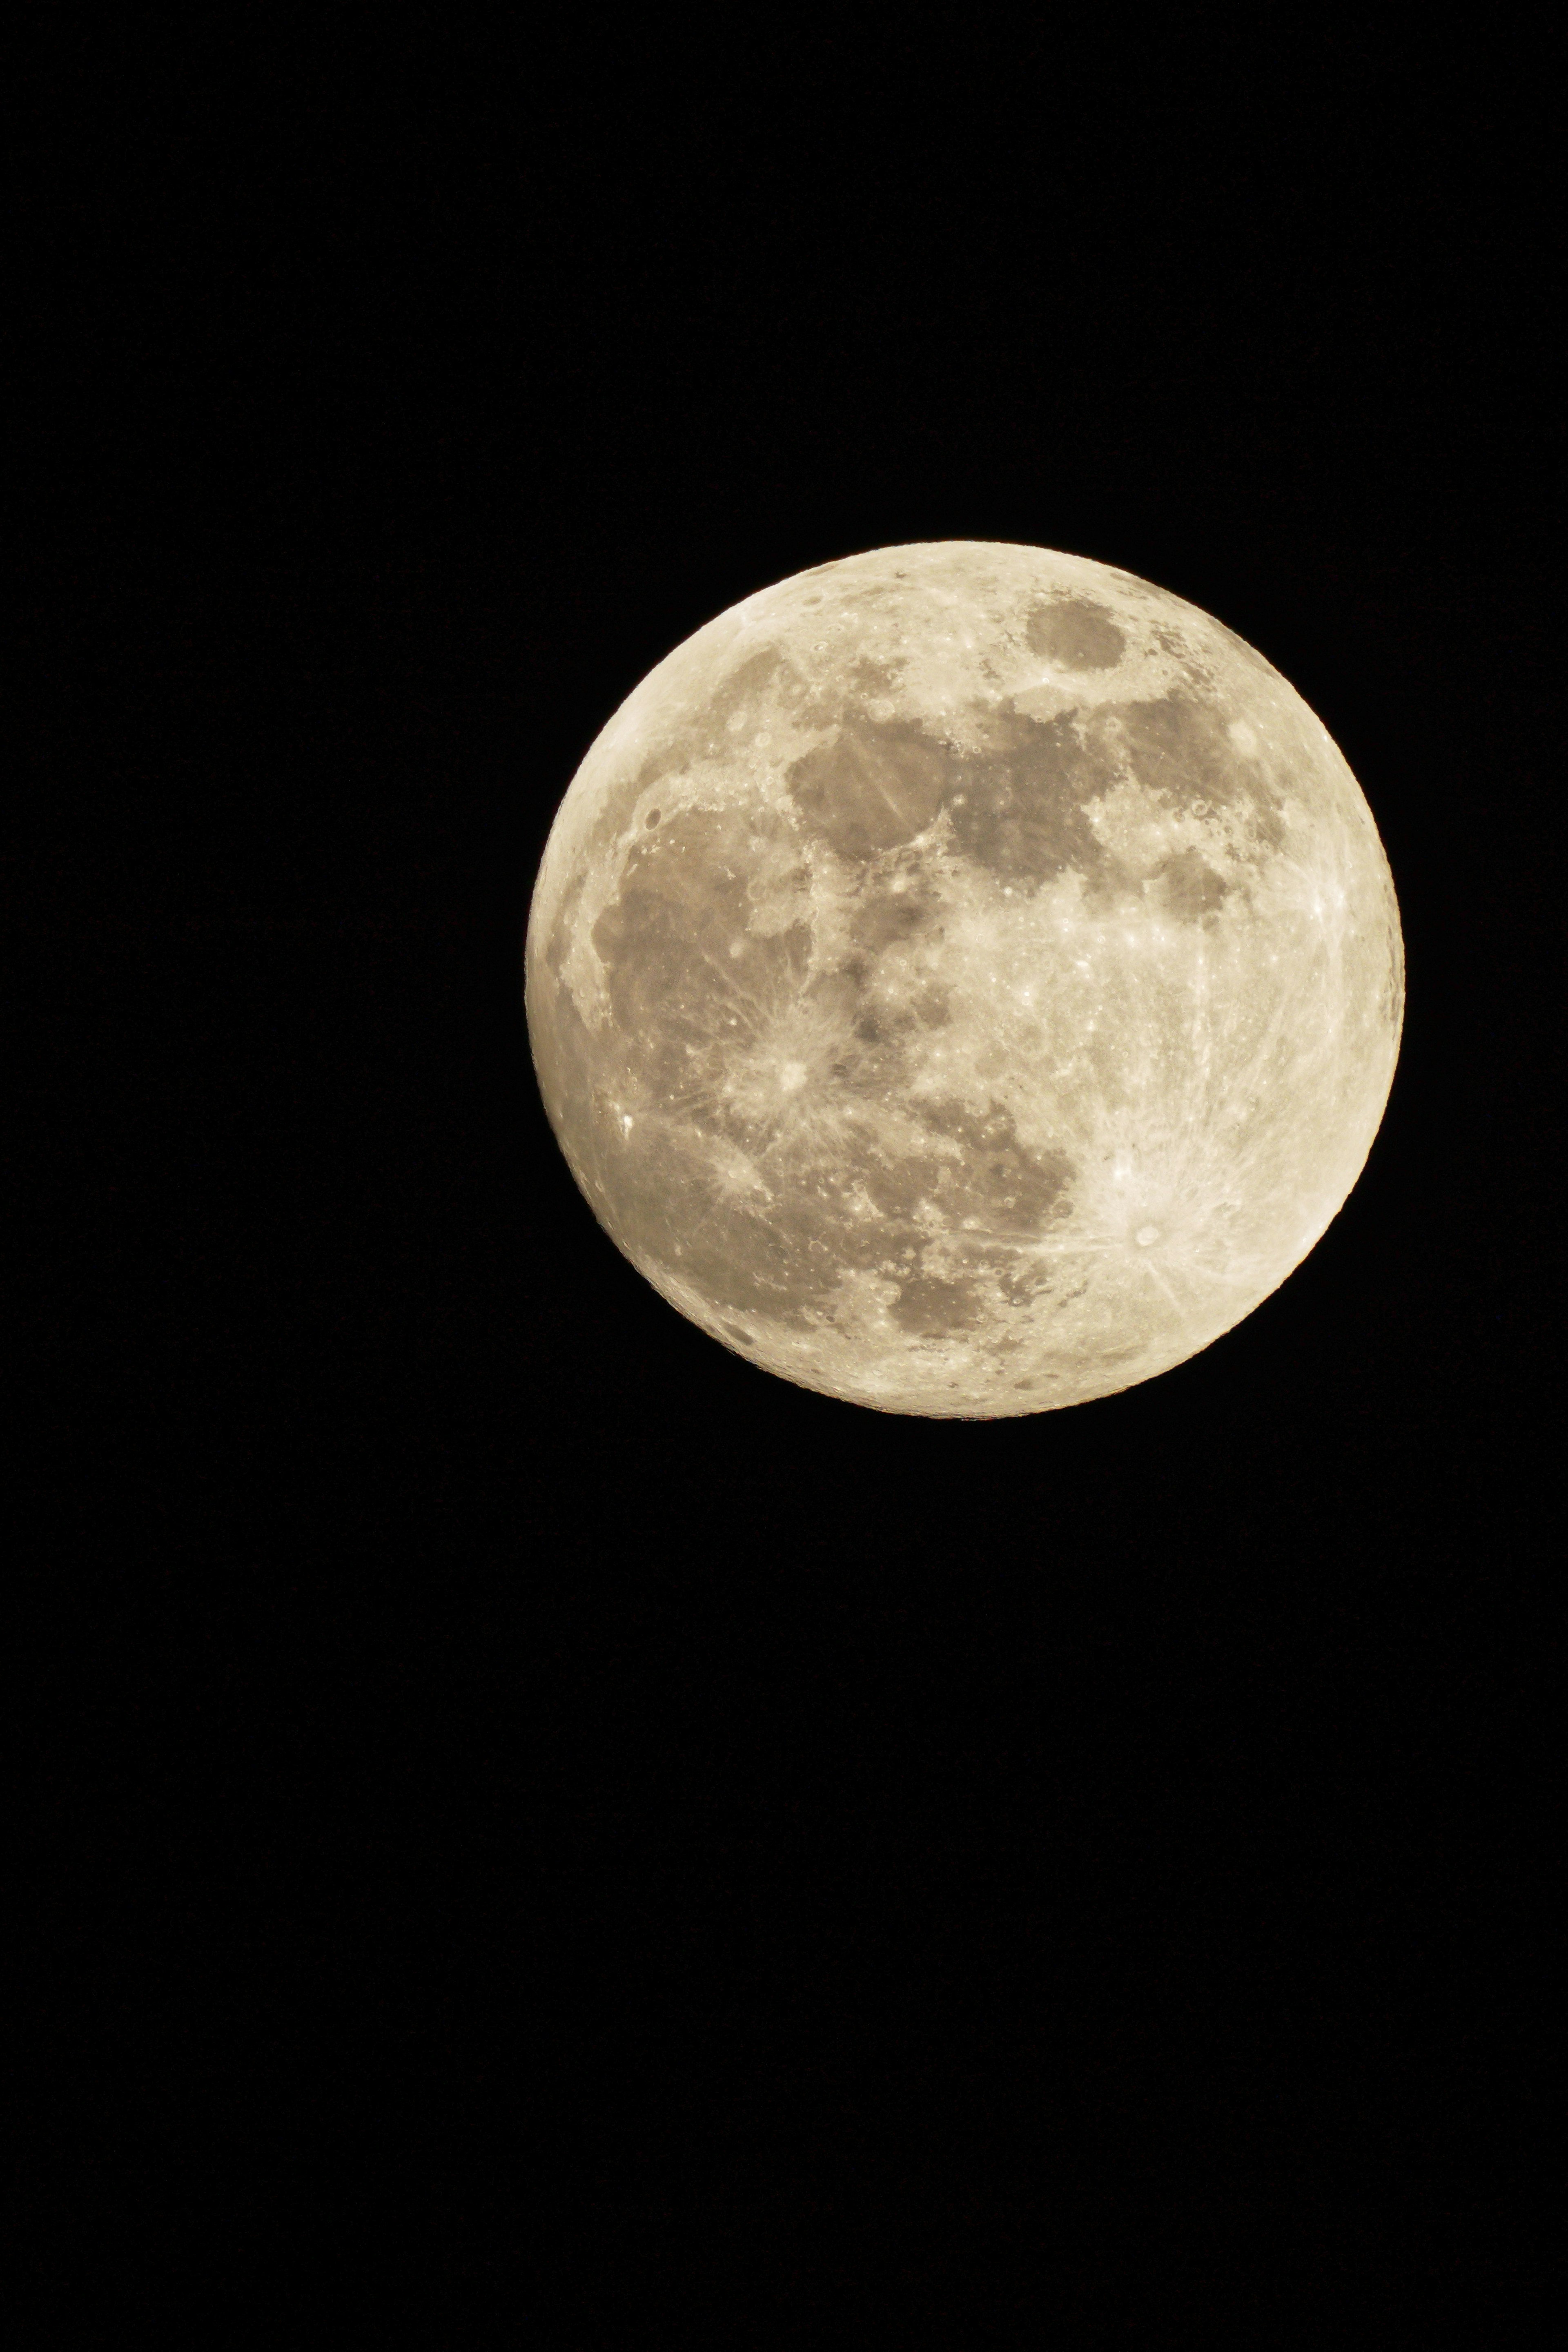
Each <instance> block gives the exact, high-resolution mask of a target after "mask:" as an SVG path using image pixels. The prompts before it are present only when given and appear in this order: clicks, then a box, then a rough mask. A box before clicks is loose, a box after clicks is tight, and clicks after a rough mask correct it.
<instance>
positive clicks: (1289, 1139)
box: [527, 541, 1404, 1418]
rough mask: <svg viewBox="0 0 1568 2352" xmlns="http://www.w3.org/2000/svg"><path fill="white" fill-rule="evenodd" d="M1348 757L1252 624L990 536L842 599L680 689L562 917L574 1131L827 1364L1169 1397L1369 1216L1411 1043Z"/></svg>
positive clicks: (542, 1050)
mask: <svg viewBox="0 0 1568 2352" xmlns="http://www.w3.org/2000/svg"><path fill="white" fill-rule="evenodd" d="M1403 992H1404V982H1403V954H1402V949H1401V941H1400V932H1399V919H1398V911H1397V908H1396V901H1395V895H1394V887H1393V882H1392V879H1391V877H1390V874H1389V870H1388V866H1387V862H1386V860H1385V856H1384V854H1383V849H1382V845H1381V843H1380V842H1379V840H1378V836H1377V831H1376V828H1375V824H1374V823H1373V819H1372V815H1371V813H1370V811H1369V810H1368V808H1367V805H1366V803H1365V801H1364V798H1363V796H1362V793H1361V791H1360V789H1359V787H1358V785H1357V783H1356V782H1355V779H1354V776H1353V775H1352V773H1351V772H1350V769H1349V767H1348V766H1347V765H1346V763H1345V761H1344V760H1343V757H1342V755H1341V754H1340V752H1339V751H1338V750H1337V749H1336V747H1335V745H1334V744H1333V741H1332V740H1331V739H1330V737H1329V735H1328V733H1327V731H1326V730H1325V729H1324V728H1323V726H1322V723H1321V722H1320V721H1319V720H1318V719H1316V718H1315V717H1314V716H1313V714H1312V711H1311V710H1310V709H1308V708H1307V706H1306V704H1305V703H1304V702H1303V701H1302V700H1301V697H1300V696H1299V695H1298V694H1297V693H1296V692H1295V690H1294V689H1293V688H1291V686H1290V685H1289V684H1288V683H1287V682H1286V680H1285V679H1284V678H1283V677H1281V676H1280V675H1279V673H1278V672H1277V671H1276V670H1274V669H1273V668H1272V667H1270V664H1269V663H1268V662H1267V661H1265V660H1264V659H1263V657H1262V656H1261V655H1260V654H1258V653H1256V652H1254V651H1253V649H1252V648H1251V647H1250V646H1248V645H1246V644H1244V643H1243V642H1242V640H1241V639H1240V638H1239V637H1237V636H1235V635H1232V634H1231V632H1230V631H1229V630H1228V629H1226V628H1225V627H1223V626H1222V625H1221V624H1220V623H1218V621H1216V620H1214V619H1212V618H1210V616H1209V615H1208V614H1206V613H1203V612H1200V611H1199V610H1197V608H1196V607H1195V606H1193V605H1191V604H1186V603H1185V602H1184V601H1183V600H1182V599H1181V598H1179V597H1177V596H1175V595H1172V594H1170V593H1167V592H1166V591H1165V590H1163V589H1160V588H1157V587H1155V586H1152V585H1151V584H1150V583H1148V582H1146V581H1144V580H1140V579H1137V578H1135V577H1134V576H1133V575H1132V574H1131V573H1128V572H1118V571H1114V570H1113V569H1111V568H1109V567H1108V566H1106V565H1103V564H1100V563H1096V562H1090V561H1089V560H1087V559H1085V558H1083V557H1078V556H1070V555H1064V554H1058V553H1054V552H1052V551H1049V550H1045V549H1040V548H1033V547H1022V546H1011V545H998V544H992V543H988V542H978V541H944V542H939V543H936V544H933V545H917V546H908V547H893V548H884V549H880V550H877V551H873V552H872V553H870V554H864V555H855V556H850V557H848V558H845V559H844V560H842V561H841V562H832V563H826V564H821V565H820V566H818V567H817V568H816V569H815V570H814V571H810V572H801V573H799V574H798V575H796V576H795V577H794V578H791V579H788V580H784V581H781V582H779V583H778V584H777V585H776V586H773V587H770V588H767V589H764V590H763V591H762V592H761V593H758V594H757V595H754V596H750V597H748V598H747V599H746V600H745V602H744V603H742V604H737V605H735V606H734V607H733V608H732V609H731V610H729V611H728V612H726V613H723V614H720V615H719V616H718V617H717V619H716V620H714V621H712V622H710V623H709V624H708V625H707V626H706V627H705V628H702V629H699V630H698V631H697V632H696V634H695V635H694V636H692V637H690V638H688V639H687V640H686V642H685V644H684V645H681V646H677V647H676V648H675V650H674V652H673V653H672V654H670V655H669V656H667V658H666V659H664V661H662V662H660V663H659V665H658V666H657V667H656V668H654V669H653V670H652V671H651V672H650V673H649V675H648V676H647V677H645V678H644V679H643V682H642V684H641V685H640V686H638V687H637V688H635V690H634V691H633V692H632V694H631V695H630V696H629V697H628V698H627V699H626V701H625V702H624V703H623V704H622V707H621V709H619V710H618V711H616V713H615V714H614V716H613V717H612V719H611V720H610V722H609V724H608V725H607V726H606V727H605V728H604V730H603V731H602V733H601V735H600V736H599V738H598V740H596V741H595V742H594V744H593V745H592V746H591V750H590V751H589V752H588V755H587V757H586V758H585V759H584V761H583V762H582V765H581V767H580V769H579V771H578V773H577V775H576V776H575V778H574V779H573V781H572V783H571V786H570V790H569V791H568V793H567V794H566V797H565V800H564V801H563V803H562V804H561V807H560V809H559V814H558V815H557V818H556V822H555V825H554V827H553V829H552V831H551V834H550V836H549V843H548V845H547V846H546V850H545V854H544V858H543V861H542V864H541V866H540V869H539V874H538V882H537V885H536V888H535V892H534V898H533V904H532V908H531V910H530V916H529V923H528V949H527V1005H528V1026H529V1034H530V1038H531V1041H532V1046H533V1053H534V1059H535V1065H536V1068H537V1070H538V1079H539V1085H540V1088H541V1091H542V1094H543V1097H544V1101H545V1106H546V1108H547V1110H548V1113H549V1118H550V1121H551V1124H552V1126H553V1128H554V1130H555V1134H556V1136H557V1138H558V1139H559V1143H560V1147H561V1149H562V1150H563V1152H564V1153H565V1155H566V1158H567V1160H568V1162H569V1164H570V1168H571V1170H572V1172H573V1174H574V1176H575V1177H576V1179H577V1181H578V1183H579V1185H580V1188H581V1190H582V1192H584V1194H585V1195H586V1197H587V1199H588V1201H589V1202H590V1203H591V1207H592V1209H593V1211H594V1213H595V1214H596V1215H597V1216H598V1218H599V1219H600V1221H601V1223H602V1224H603V1225H604V1227H605V1228H606V1230H607V1231H608V1232H609V1234H611V1236H612V1239H613V1240H614V1241H615V1242H616V1244H618V1245H619V1247H620V1248H621V1249H622V1251H623V1252H624V1253H625V1255H626V1256H627V1257H628V1258H630V1259H631V1261H632V1264H633V1265H635V1266H637V1267H638V1268H639V1269H640V1271H641V1272H642V1273H643V1275H644V1276H646V1277H647V1279H648V1280H649V1281H650V1282H651V1283H652V1284H653V1286H654V1287H655V1288H656V1289H657V1290H659V1291H660V1292H661V1293H662V1294H663V1296H664V1297H665V1298H667V1299H668V1300H669V1301H670V1302H671V1304H672V1305H673V1306H674V1307H677V1308H678V1309H679V1310H680V1311H681V1313H683V1314H684V1315H686V1316H688V1317H689V1318H691V1319H692V1320H693V1321H694V1322H695V1323H697V1324H698V1325H700V1326H701V1327H702V1328H703V1329H704V1330H706V1331H707V1332H709V1333H710V1334H711V1335H712V1336H714V1337H715V1338H716V1339H719V1340H721V1341H722V1343H723V1344H724V1345H725V1346H727V1347H729V1348H732V1349H736V1350H737V1351H738V1352H739V1353H741V1354H744V1355H746V1356H747V1357H749V1358H750V1359H751V1360H753V1361H754V1362H756V1363H758V1364H760V1365H763V1366H765V1367H766V1368H767V1369H768V1370H770V1371H773V1372H776V1373H779V1374H780V1375H781V1376H782V1377H783V1378H785V1379H787V1380H790V1381H797V1382H799V1383H800V1384H801V1385H803V1386H804V1387H807V1388H810V1389H816V1390H819V1391H824V1392H825V1393H827V1394H828V1395H831V1396H835V1397H841V1398H845V1399H848V1400H850V1401H852V1402H855V1403H858V1404H863V1405H869V1406H873V1407H877V1408H880V1409H881V1410H883V1411H885V1412H908V1413H922V1414H928V1415H932V1416H936V1417H942V1418H951V1417H965V1416H969V1417H976V1416H980V1417H992V1416H997V1415H1004V1414H1015V1413H1025V1412H1041V1411H1046V1410H1049V1409H1051V1408H1053V1407H1057V1406H1062V1405H1069V1404H1075V1403H1079V1402H1083V1401H1085V1400H1087V1399H1090V1398H1093V1397H1099V1396H1104V1395H1107V1394H1110V1393H1112V1392H1113V1391H1118V1390H1122V1389H1126V1388H1129V1387H1131V1386H1133V1385H1134V1383H1136V1382H1138V1381H1145V1380H1148V1379H1151V1378H1152V1377H1153V1376H1154V1375H1155V1374H1156V1373H1159V1372H1162V1371H1165V1370H1167V1369H1168V1368H1169V1367H1171V1366H1172V1365H1175V1364H1177V1363H1180V1362H1182V1361H1183V1360H1185V1359H1186V1358H1187V1357H1190V1356H1192V1355H1194V1354H1196V1353H1197V1350H1198V1349H1202V1348H1205V1347H1207V1346H1208V1345H1209V1343H1210V1342H1211V1341H1213V1340H1214V1339H1218V1337H1219V1336H1220V1334H1221V1333H1222V1332H1224V1331H1227V1330H1228V1329H1229V1328H1231V1327H1232V1326H1233V1325H1235V1324H1236V1323H1238V1322H1239V1321H1240V1320H1241V1318H1243V1317H1244V1316H1246V1315H1248V1314H1249V1313H1250V1312H1251V1310H1252V1308H1253V1307H1256V1306H1257V1305H1258V1304H1259V1303H1260V1300H1262V1299H1263V1298H1265V1297H1268V1296H1269V1294H1270V1292H1271V1291H1272V1290H1274V1289H1276V1288H1277V1287H1278V1286H1279V1285H1280V1284H1281V1282H1282V1281H1283V1280H1284V1279H1285V1278H1286V1276H1288V1275H1289V1274H1290V1273H1291V1270H1292V1269H1293V1268H1294V1267H1295V1266H1297V1265H1299V1264H1300V1263H1301V1259H1302V1258H1303V1257H1304V1256H1305V1255H1307V1253H1308V1252H1309V1251H1310V1250H1311V1249H1312V1245H1313V1244H1314V1243H1315V1242H1316V1241H1317V1240H1318V1238H1319V1237H1320V1235H1321V1234H1322V1232H1323V1230H1324V1228H1325V1227H1326V1226H1327V1224H1328V1223H1329V1222H1330V1220H1331V1219H1332V1218H1333V1216H1334V1214H1335V1213H1336V1212H1337V1211H1338V1209H1339V1208H1340V1207H1341V1205H1342V1204H1343V1201H1344V1200H1345V1197H1346V1195H1347V1194H1348V1193H1349V1192H1350V1190H1351V1187H1352V1186H1353V1185H1354V1182H1355V1180H1356V1178H1357V1176H1358V1175H1359V1173H1360V1171H1361V1169H1362V1167H1363V1165H1364V1161H1365V1159H1366V1155H1367V1152H1368V1150H1369V1149H1370V1147H1371V1144H1372V1140H1373V1138H1374V1136H1375V1133H1376V1130H1377V1127H1378V1123H1379V1120H1380V1119H1381V1118H1382V1115H1383V1110H1384V1106H1385V1101H1386V1099H1387V1096H1388V1090H1389V1087H1390V1085H1391V1083H1392V1079H1393V1075H1394V1066H1395V1061H1396V1055H1397V1052H1398V1044H1399V1033H1400V1024H1401V1019H1402V1012H1403Z"/></svg>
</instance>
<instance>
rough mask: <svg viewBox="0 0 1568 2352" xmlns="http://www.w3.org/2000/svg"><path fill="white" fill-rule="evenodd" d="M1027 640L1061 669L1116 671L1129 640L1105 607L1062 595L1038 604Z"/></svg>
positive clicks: (1026, 631) (1031, 649)
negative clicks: (1049, 601) (1048, 602)
mask: <svg viewBox="0 0 1568 2352" xmlns="http://www.w3.org/2000/svg"><path fill="white" fill-rule="evenodd" d="M1024 641H1025V643H1026V644H1027V645H1028V646H1029V649H1030V652H1031V653H1036V654H1039V655H1040V656H1041V658H1042V659H1043V660H1045V661H1048V662H1054V663H1055V664H1056V666H1057V667H1059V668H1061V669H1071V670H1078V671H1086V670H1101V669H1114V668H1115V667H1116V664H1117V663H1118V662H1119V661H1120V660H1121V658H1122V656H1123V655H1124V653H1125V652H1126V650H1127V640H1126V638H1125V637H1124V635H1123V634H1122V632H1121V630H1120V629H1119V628H1118V627H1117V626H1116V624H1115V622H1114V621H1113V619H1112V618H1111V615H1110V614H1109V613H1107V612H1106V610H1105V608H1104V606H1103V604H1092V603H1091V602H1090V601H1089V599H1088V598H1087V597H1083V596H1061V597H1057V598H1055V599H1053V600H1052V601H1051V603H1050V604H1037V605H1036V606H1035V608H1034V611H1033V612H1032V613H1031V614H1030V616H1029V625H1028V626H1027V628H1026V629H1025V631H1024Z"/></svg>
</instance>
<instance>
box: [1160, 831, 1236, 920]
mask: <svg viewBox="0 0 1568 2352" xmlns="http://www.w3.org/2000/svg"><path fill="white" fill-rule="evenodd" d="M1154 881H1155V887H1156V889H1157V891H1158V893H1159V897H1160V899H1161V901H1162V903H1163V904H1164V906H1165V907H1166V909H1167V910H1168V911H1169V912H1170V913H1171V914H1173V915H1177V916H1179V917H1180V918H1181V919H1182V920H1183V921H1184V922H1189V923H1200V922H1202V920H1203V919H1204V917H1205V916H1206V915H1213V914H1217V913H1218V910H1219V908H1221V907H1222V906H1223V905H1224V903H1225V900H1226V898H1227V896H1228V892H1229V888H1230V885H1229V884H1228V882H1226V881H1224V880H1222V878H1221V877H1220V876H1219V875H1218V874H1217V873H1216V872H1215V870H1214V868H1213V866H1210V865H1209V863H1208V861H1207V858H1206V857H1205V856H1203V853H1202V851H1201V850H1197V849H1183V850H1179V851H1178V852H1177V853H1176V856H1174V857H1167V858H1166V861H1165V864H1164V865H1163V866H1159V867H1157V868H1156V869H1155V876H1154Z"/></svg>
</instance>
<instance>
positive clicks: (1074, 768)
mask: <svg viewBox="0 0 1568 2352" xmlns="http://www.w3.org/2000/svg"><path fill="white" fill-rule="evenodd" d="M987 731H988V734H989V735H990V738H991V742H990V745H989V747H988V749H987V751H984V752H983V753H981V754H980V755H979V756H977V757H976V758H974V759H971V760H968V761H966V762H965V763H964V770H963V776H962V782H961V790H959V791H956V792H955V793H954V794H953V796H952V798H951V800H950V801H949V803H948V816H949V821H950V823H951V824H952V828H953V841H954V846H955V848H956V850H957V852H958V854H959V855H960V856H963V857H967V858H968V859H970V860H971V861H972V863H973V864H975V865H976V866H984V868H985V869H986V871H987V872H988V873H989V874H992V875H994V876H995V877H996V878H997V880H998V881H999V882H1002V883H1004V884H1006V883H1010V884H1012V885H1014V886H1015V887H1017V886H1021V887H1027V888H1038V887H1040V884H1041V883H1042V882H1049V881H1051V880H1052V879H1053V878H1054V877H1055V876H1057V875H1058V874H1061V873H1063V872H1065V871H1066V870H1067V868H1068V867H1070V866H1071V867H1074V868H1076V869H1077V871H1078V872H1080V873H1081V874H1082V875H1083V876H1084V877H1085V878H1086V879H1087V880H1091V881H1092V880H1093V878H1094V877H1096V876H1097V875H1098V874H1099V873H1100V872H1101V871H1102V870H1103V869H1104V868H1105V867H1106V866H1107V859H1106V856H1105V852H1104V850H1103V848H1102V847H1101V845H1100V843H1099V841H1098V840H1097V839H1096V837H1095V835H1094V831H1093V828H1092V825H1091V824H1089V821H1088V818H1087V816H1086V814H1085V803H1087V802H1089V801H1091V800H1092V799H1093V798H1094V797H1095V795H1096V794H1098V793H1103V792H1104V791H1105V790H1106V789H1107V788H1108V787H1109V786H1110V785H1111V784H1113V782H1115V779H1116V767H1115V764H1114V761H1113V759H1112V758H1111V757H1109V756H1108V754H1107V750H1106V747H1104V746H1103V744H1101V743H1099V742H1097V741H1096V740H1094V739H1093V737H1092V736H1090V735H1086V734H1085V733H1084V731H1083V730H1082V727H1081V725H1080V723H1079V717H1078V713H1077V712H1076V711H1071V710H1069V711H1063V712H1062V713H1061V715H1060V716H1059V717H1057V718H1055V719H1030V718H1026V717H1025V716H1024V714H1023V713H1022V712H1021V711H1018V712H1011V713H1002V714H1000V715H998V717H997V718H996V719H994V720H993V721H992V722H991V723H990V724H989V726H988V730H987Z"/></svg>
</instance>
